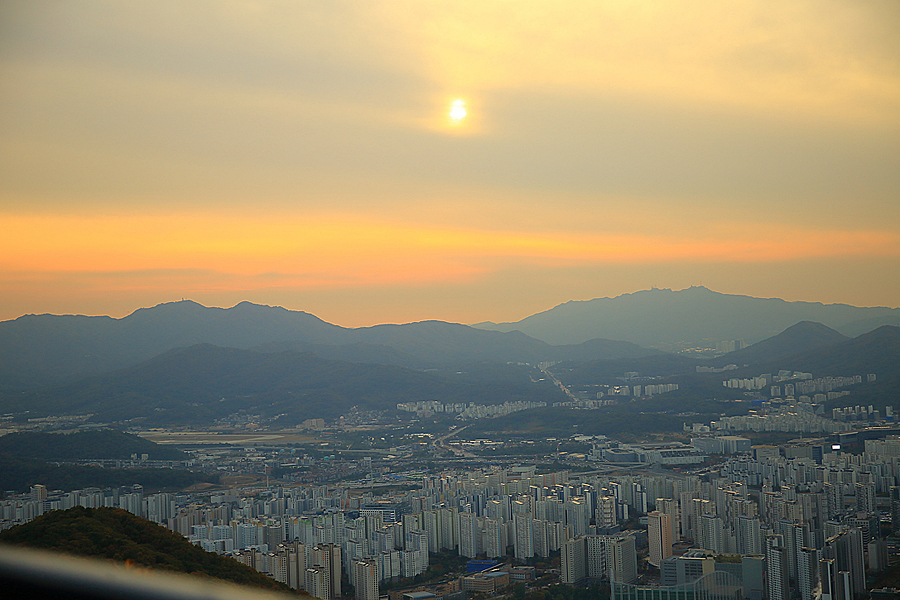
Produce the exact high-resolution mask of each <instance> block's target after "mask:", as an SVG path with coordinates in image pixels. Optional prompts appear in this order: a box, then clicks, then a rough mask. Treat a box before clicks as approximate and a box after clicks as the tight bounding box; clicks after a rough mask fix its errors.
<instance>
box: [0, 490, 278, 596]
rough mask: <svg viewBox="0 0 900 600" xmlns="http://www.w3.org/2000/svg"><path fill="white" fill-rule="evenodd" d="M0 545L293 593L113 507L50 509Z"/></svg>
mask: <svg viewBox="0 0 900 600" xmlns="http://www.w3.org/2000/svg"><path fill="white" fill-rule="evenodd" d="M0 543H4V544H13V545H18V546H27V547H31V548H40V549H44V550H53V551H56V552H62V553H65V554H72V555H76V556H84V557H91V558H101V559H107V560H113V561H117V562H126V561H129V562H132V563H133V564H135V565H138V566H141V567H146V568H150V569H157V570H161V571H174V572H179V573H188V574H191V575H200V576H206V577H213V578H215V579H220V580H223V581H229V582H232V583H238V584H241V585H248V586H253V587H257V588H265V589H269V590H279V591H284V592H291V591H293V590H291V589H290V588H289V587H288V586H286V585H284V584H281V583H278V582H276V581H274V580H272V579H270V578H269V577H268V576H266V575H264V574H262V573H260V572H258V571H256V570H254V569H252V568H250V567H248V566H247V565H243V564H241V563H239V562H237V561H235V560H232V559H230V558H227V557H225V556H219V555H218V554H215V553H212V552H207V551H205V550H203V549H202V548H200V547H198V546H195V545H193V544H191V543H190V542H189V541H187V540H186V539H185V538H184V537H182V536H181V535H179V534H177V533H174V532H172V531H169V530H168V529H166V528H164V527H161V526H160V525H157V524H156V523H153V522H152V521H148V520H146V519H142V518H140V517H138V516H135V515H133V514H131V513H129V512H126V511H124V510H121V509H118V508H83V507H80V506H77V507H75V508H70V509H69V510H56V511H51V512H49V513H45V514H43V515H41V516H40V517H38V518H37V519H35V520H33V521H31V522H30V523H25V524H24V525H18V526H16V527H13V528H12V529H7V530H6V531H2V532H0Z"/></svg>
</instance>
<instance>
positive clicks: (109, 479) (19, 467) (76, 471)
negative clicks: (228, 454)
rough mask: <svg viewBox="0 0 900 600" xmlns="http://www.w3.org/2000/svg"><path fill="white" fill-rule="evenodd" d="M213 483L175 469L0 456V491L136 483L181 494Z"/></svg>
mask: <svg viewBox="0 0 900 600" xmlns="http://www.w3.org/2000/svg"><path fill="white" fill-rule="evenodd" d="M201 482H203V483H216V482H218V477H217V476H215V475H204V474H202V473H192V472H190V471H181V470H177V469H104V468H101V467H82V466H77V465H64V466H57V465H53V464H49V463H46V462H42V461H38V460H33V459H29V458H21V457H19V456H15V455H12V454H2V453H0V490H15V491H17V492H27V491H28V488H30V487H31V486H33V485H34V484H36V483H40V484H42V485H45V486H47V488H48V489H51V490H62V491H71V490H78V489H83V488H88V487H99V488H107V487H119V486H123V485H133V484H135V483H139V484H141V485H142V486H144V488H145V489H146V490H148V491H150V490H183V489H185V488H188V487H190V486H192V485H194V484H196V483H201Z"/></svg>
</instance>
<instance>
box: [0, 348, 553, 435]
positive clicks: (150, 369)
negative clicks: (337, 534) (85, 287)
mask: <svg viewBox="0 0 900 600" xmlns="http://www.w3.org/2000/svg"><path fill="white" fill-rule="evenodd" d="M511 368H512V367H511ZM560 395H561V392H559V390H557V389H556V388H555V387H554V386H553V385H552V384H550V383H549V382H532V381H531V379H530V378H529V377H528V376H527V375H525V376H523V377H521V378H520V379H519V380H518V381H514V380H512V379H511V378H510V377H508V376H507V377H505V378H504V380H503V381H470V380H466V379H464V378H452V377H446V376H442V375H439V374H435V373H427V372H423V371H417V370H411V369H406V368H403V367H398V366H393V365H378V364H366V363H349V362H343V361H335V360H327V359H324V358H320V357H318V356H315V355H313V354H310V353H298V352H290V351H287V352H269V353H265V352H257V351H252V350H242V349H237V348H222V347H218V346H213V345H210V344H198V345H195V346H191V347H189V348H180V349H176V350H170V351H168V352H166V353H164V354H161V355H159V356H156V357H154V358H152V359H150V360H148V361H145V362H143V363H140V364H138V365H136V366H132V367H127V368H125V369H120V370H117V371H114V372H112V373H107V374H103V375H95V376H92V377H89V378H86V379H83V380H81V381H78V382H75V383H69V384H65V385H61V386H57V387H53V388H49V389H46V390H40V391H34V392H29V393H25V394H21V393H19V394H14V395H11V397H10V398H8V399H7V401H6V404H7V406H9V407H10V408H9V409H10V410H30V411H32V413H34V414H36V415H40V414H61V413H66V414H85V413H91V414H93V415H95V417H94V420H99V421H120V420H127V419H134V418H141V419H143V420H144V422H146V423H169V424H171V423H208V422H211V421H213V420H214V419H216V418H220V417H224V416H227V415H229V414H232V413H236V412H239V411H244V412H248V413H250V414H261V415H263V416H269V417H271V416H274V415H283V418H284V421H283V424H284V425H286V426H294V425H296V424H297V423H300V422H301V421H303V420H305V419H307V418H310V417H323V418H334V417H337V416H339V415H341V414H343V413H345V412H347V411H349V410H350V408H351V407H354V406H355V407H357V408H358V409H359V410H394V409H395V408H396V405H397V403H398V402H409V401H416V400H439V401H442V402H478V403H484V404H494V403H502V402H504V401H517V400H535V401H546V402H551V403H552V402H553V401H555V400H559V399H560V398H559V396H560Z"/></svg>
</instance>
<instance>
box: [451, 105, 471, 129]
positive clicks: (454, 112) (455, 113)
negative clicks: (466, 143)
mask: <svg viewBox="0 0 900 600" xmlns="http://www.w3.org/2000/svg"><path fill="white" fill-rule="evenodd" d="M467 114H469V113H468V112H467V111H466V103H465V102H463V101H462V100H454V101H453V103H452V104H451V105H450V113H449V115H450V120H451V121H452V122H454V123H459V122H460V121H462V120H463V119H465V118H466V115H467Z"/></svg>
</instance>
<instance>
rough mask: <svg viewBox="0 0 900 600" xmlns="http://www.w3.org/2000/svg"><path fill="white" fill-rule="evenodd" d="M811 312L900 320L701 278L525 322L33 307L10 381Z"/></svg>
mask: <svg viewBox="0 0 900 600" xmlns="http://www.w3.org/2000/svg"><path fill="white" fill-rule="evenodd" d="M801 321H815V322H818V323H820V324H822V325H824V326H827V327H829V328H832V329H835V330H837V331H839V332H840V333H842V334H843V335H845V336H849V337H856V336H858V335H859V334H861V333H865V332H867V331H870V330H872V329H875V328H876V327H878V326H880V325H884V324H888V325H900V309H896V308H859V307H854V306H848V305H842V304H828V305H826V304H820V303H812V302H785V301H784V300H779V299H763V298H752V297H749V296H736V295H728V294H721V293H718V292H713V291H711V290H708V289H706V288H703V287H692V288H688V289H685V290H681V291H672V290H659V289H652V290H645V291H642V292H636V293H634V294H625V295H622V296H618V297H616V298H597V299H594V300H588V301H583V302H574V301H573V302H567V303H565V304H562V305H560V306H557V307H555V308H553V309H550V310H548V311H545V312H542V313H538V314H536V315H533V316H531V317H528V318H526V319H523V320H522V321H518V322H516V323H503V324H492V323H481V324H478V325H476V326H466V325H462V324H457V323H446V322H441V321H423V322H418V323H406V324H398V325H376V326H372V327H360V328H346V327H340V326H338V325H333V324H331V323H327V322H325V321H323V320H321V319H319V318H318V317H316V316H314V315H311V314H309V313H305V312H302V311H291V310H287V309H284V308H281V307H272V306H262V305H257V304H252V303H250V302H241V303H240V304H237V305H236V306H233V307H231V308H227V309H223V308H210V307H205V306H202V305H200V304H197V303H196V302H192V301H189V300H187V301H180V302H170V303H165V304H160V305H158V306H155V307H152V308H142V309H139V310H137V311H135V312H134V313H132V314H130V315H128V316H126V317H123V318H121V319H115V318H111V317H102V316H101V317H89V316H81V315H25V316H22V317H19V318H18V319H14V320H10V321H3V322H0V389H7V390H9V389H28V388H35V387H42V386H46V385H48V384H51V383H60V382H65V381H72V380H74V379H78V378H81V377H84V376H87V375H93V374H100V373H107V372H111V371H114V370H116V369H121V368H125V367H129V366H134V365H136V364H138V363H140V362H142V361H145V360H148V359H150V358H152V357H154V356H157V355H159V354H161V353H163V352H167V351H169V350H172V349H175V348H185V347H189V346H193V345H196V344H212V345H215V346H221V347H229V348H240V349H255V350H259V351H262V352H282V351H296V352H311V353H314V354H316V355H317V356H319V357H322V358H327V359H332V360H343V361H348V362H357V363H377V364H387V365H397V366H404V367H408V368H413V369H428V368H435V367H440V366H444V367H446V366H448V365H455V364H460V363H472V362H477V361H495V362H526V363H531V364H536V363H539V362H557V361H565V360H581V361H588V360H607V359H619V358H627V359H631V358H638V357H641V356H650V355H653V354H658V353H659V352H660V350H668V351H673V350H680V349H683V348H689V347H692V346H696V345H698V344H700V345H704V344H705V345H706V346H709V345H714V344H715V342H716V341H720V340H736V339H741V340H744V341H745V342H749V343H754V342H758V341H761V340H763V339H766V338H769V337H772V336H774V335H776V334H778V333H779V332H781V331H783V330H784V329H786V328H788V327H790V326H791V325H794V324H796V323H798V322H801Z"/></svg>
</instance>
